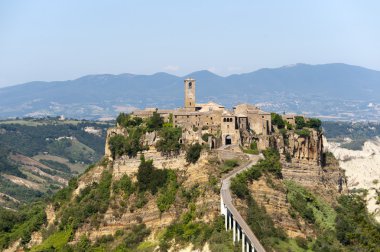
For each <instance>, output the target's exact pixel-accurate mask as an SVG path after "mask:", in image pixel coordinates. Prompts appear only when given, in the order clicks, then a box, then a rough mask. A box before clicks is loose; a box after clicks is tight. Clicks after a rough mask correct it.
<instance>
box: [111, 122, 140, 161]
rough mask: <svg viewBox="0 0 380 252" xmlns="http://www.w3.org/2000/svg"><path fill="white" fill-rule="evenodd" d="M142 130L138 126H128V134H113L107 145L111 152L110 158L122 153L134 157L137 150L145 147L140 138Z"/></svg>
mask: <svg viewBox="0 0 380 252" xmlns="http://www.w3.org/2000/svg"><path fill="white" fill-rule="evenodd" d="M143 133H144V130H143V129H142V128H139V127H135V128H130V129H129V131H128V136H127V137H125V136H122V135H115V136H112V137H111V138H110V140H109V146H110V150H111V154H112V158H113V159H115V158H116V157H120V156H122V155H124V154H126V155H128V156H129V157H135V156H136V155H137V153H138V152H139V151H143V150H145V149H146V148H145V147H144V146H143V145H142V143H141V141H140V138H141V136H142V134H143Z"/></svg>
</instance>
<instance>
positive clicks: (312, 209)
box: [230, 150, 380, 251]
mask: <svg viewBox="0 0 380 252" xmlns="http://www.w3.org/2000/svg"><path fill="white" fill-rule="evenodd" d="M264 155H265V158H266V159H265V160H262V161H260V162H258V164H256V165H254V166H252V167H251V168H250V169H248V170H246V171H245V172H242V173H240V174H238V175H237V176H236V177H235V178H234V179H232V181H231V187H230V188H231V191H232V192H233V193H234V194H235V195H236V196H237V197H239V198H241V199H243V200H245V201H246V203H247V206H248V208H247V210H248V213H247V222H248V224H249V225H250V227H251V228H252V230H253V232H254V233H255V234H256V236H257V237H258V238H259V239H260V241H261V242H262V244H263V245H264V246H265V247H266V248H267V250H268V251H271V249H272V248H275V249H280V250H281V251H282V250H285V249H290V250H291V251H294V250H296V251H306V250H308V251H377V249H378V248H379V247H380V237H379V234H380V225H379V224H378V223H376V222H375V221H374V220H373V218H372V217H371V216H370V215H369V214H368V212H367V209H366V205H365V201H364V199H363V198H362V196H359V195H357V194H350V195H343V196H341V197H340V198H339V199H338V202H337V204H336V205H334V206H332V205H331V204H329V203H327V202H326V201H324V200H323V199H322V198H320V197H318V196H317V195H315V194H313V193H312V192H310V191H309V190H307V189H306V188H304V187H302V186H301V185H299V184H297V183H296V182H293V181H283V185H284V186H285V191H286V197H287V201H288V202H289V203H290V205H291V208H290V209H289V214H290V216H291V217H292V218H295V219H298V221H299V220H300V219H302V220H303V221H305V222H306V223H308V225H311V226H312V227H313V229H314V230H315V232H316V235H317V237H316V239H312V238H311V237H308V239H303V238H297V239H290V238H288V237H287V236H286V234H285V232H284V231H283V230H282V229H281V228H277V227H275V225H274V223H273V221H272V219H271V217H270V216H269V215H268V214H267V213H266V211H265V208H264V207H262V206H260V205H258V204H257V202H256V201H255V200H254V198H253V197H252V195H251V194H250V191H249V189H248V183H249V181H253V180H258V179H259V178H261V177H262V176H263V175H265V177H266V179H267V183H269V182H268V181H270V179H269V178H270V176H274V177H277V178H278V179H281V175H280V174H281V166H280V164H279V156H278V153H276V152H275V151H274V150H267V151H265V152H264ZM274 167H277V168H274ZM268 176H269V177H268ZM272 183H273V182H272ZM277 190H283V189H277Z"/></svg>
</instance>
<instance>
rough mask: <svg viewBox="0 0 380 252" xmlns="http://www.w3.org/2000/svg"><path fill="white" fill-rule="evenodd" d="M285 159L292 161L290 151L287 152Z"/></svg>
mask: <svg viewBox="0 0 380 252" xmlns="http://www.w3.org/2000/svg"><path fill="white" fill-rule="evenodd" d="M285 160H286V162H288V163H290V162H292V156H291V155H290V153H289V152H285Z"/></svg>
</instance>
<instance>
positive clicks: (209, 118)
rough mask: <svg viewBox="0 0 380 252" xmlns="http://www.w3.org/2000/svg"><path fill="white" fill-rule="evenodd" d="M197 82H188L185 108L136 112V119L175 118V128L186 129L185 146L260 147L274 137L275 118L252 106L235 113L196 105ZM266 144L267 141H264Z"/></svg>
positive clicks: (236, 109)
mask: <svg viewBox="0 0 380 252" xmlns="http://www.w3.org/2000/svg"><path fill="white" fill-rule="evenodd" d="M195 88H196V81H195V80H194V79H191V78H188V79H185V80H184V94H185V97H184V107H183V108H177V109H174V110H161V109H157V108H146V109H144V110H136V111H134V112H133V115H135V116H139V117H142V118H147V117H150V116H152V115H153V113H154V112H157V113H158V114H160V116H161V117H163V118H164V119H165V120H166V121H168V120H169V118H172V120H173V125H174V127H181V128H182V139H181V142H182V143H192V142H200V143H204V142H205V137H203V139H202V136H204V135H206V136H208V138H207V141H206V142H207V143H208V144H209V145H210V147H211V148H217V147H220V146H221V145H247V144H250V142H251V141H252V140H253V139H256V140H257V141H258V142H259V143H260V142H263V140H262V139H268V137H267V136H269V135H270V134H271V131H272V125H271V115H270V113H267V112H264V111H261V110H260V108H258V107H256V106H254V105H251V104H239V105H237V106H235V107H234V108H233V110H232V111H230V110H227V109H226V108H225V107H224V106H222V105H220V104H217V103H215V102H212V101H210V102H208V103H204V104H200V103H196V93H195ZM264 142H266V141H264ZM267 145H268V144H267V143H263V144H259V148H260V147H262V148H263V149H264V148H266V147H267Z"/></svg>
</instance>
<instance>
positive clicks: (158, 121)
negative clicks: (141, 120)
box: [146, 112, 164, 132]
mask: <svg viewBox="0 0 380 252" xmlns="http://www.w3.org/2000/svg"><path fill="white" fill-rule="evenodd" d="M163 124H164V120H163V119H162V118H161V116H160V114H158V113H157V112H153V115H152V116H151V117H149V118H148V120H147V122H146V126H147V128H148V131H149V132H152V131H155V130H159V129H161V128H162V126H163Z"/></svg>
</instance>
